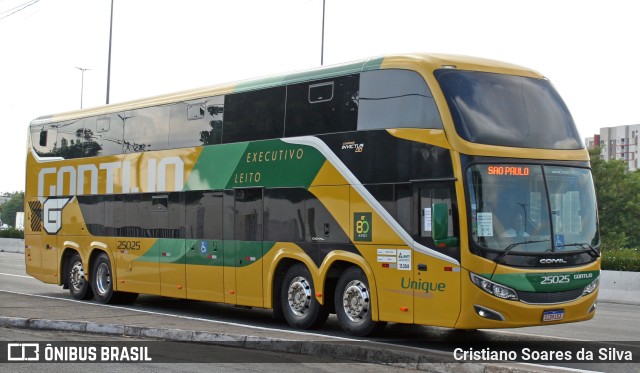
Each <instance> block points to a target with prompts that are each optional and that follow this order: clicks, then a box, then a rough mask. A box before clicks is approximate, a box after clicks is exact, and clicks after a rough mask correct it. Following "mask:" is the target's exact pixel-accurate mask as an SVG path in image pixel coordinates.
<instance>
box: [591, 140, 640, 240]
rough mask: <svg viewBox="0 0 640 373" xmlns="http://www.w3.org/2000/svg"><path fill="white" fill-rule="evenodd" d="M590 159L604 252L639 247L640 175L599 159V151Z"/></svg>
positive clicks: (617, 163) (598, 149) (595, 151)
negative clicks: (637, 223) (605, 250)
mask: <svg viewBox="0 0 640 373" xmlns="http://www.w3.org/2000/svg"><path fill="white" fill-rule="evenodd" d="M589 155H590V157H591V169H592V171H593V181H594V184H595V189H596V198H597V201H598V215H599V218H600V235H601V239H602V246H603V248H605V249H607V248H611V249H619V248H623V247H640V230H638V229H637V227H636V222H637V221H639V220H640V194H639V193H638V191H639V190H640V173H638V172H632V173H629V172H627V165H626V163H624V162H623V161H619V160H610V161H604V160H602V159H600V148H595V149H592V150H589Z"/></svg>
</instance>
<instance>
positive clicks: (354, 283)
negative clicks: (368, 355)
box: [335, 267, 386, 337]
mask: <svg viewBox="0 0 640 373" xmlns="http://www.w3.org/2000/svg"><path fill="white" fill-rule="evenodd" d="M335 306H336V316H338V321H339V322H340V326H341V327H342V329H344V331H345V332H347V333H349V334H351V335H355V336H358V337H364V336H366V335H369V334H372V333H374V332H377V331H380V330H382V328H384V326H385V325H386V323H383V322H375V321H373V320H371V296H370V294H369V283H368V282H367V276H366V275H365V274H364V272H362V270H361V269H360V268H358V267H350V268H348V269H347V270H345V271H344V272H343V273H342V275H341V276H340V279H339V280H338V283H337V286H336V293H335Z"/></svg>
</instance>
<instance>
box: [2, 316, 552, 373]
mask: <svg viewBox="0 0 640 373" xmlns="http://www.w3.org/2000/svg"><path fill="white" fill-rule="evenodd" d="M0 327H6V328H20V329H37V330H58V331H73V332H84V333H93V334H106V335H119V336H123V335H124V336H129V337H141V338H153V339H161V340H167V341H174V342H197V343H207V344H215V345H224V346H230V347H240V348H247V349H258V350H264V351H273V352H279V353H293V354H299V355H312V356H316V357H326V358H333V359H341V360H352V361H358V362H363V363H369V364H380V365H388V366H394V367H398V368H408V369H414V370H419V371H428V372H464V373H476V372H478V373H481V372H482V373H487V372H513V373H516V372H518V373H520V372H522V373H525V372H541V371H552V370H551V369H547V370H540V369H538V370H531V369H533V368H532V367H525V366H521V365H520V364H518V365H517V366H516V365H515V364H509V363H504V364H487V363H455V362H451V361H450V358H449V357H448V356H447V354H446V353H438V352H428V353H425V352H424V351H422V352H420V353H418V352H412V351H406V350H404V351H403V350H396V349H392V348H389V349H384V350H382V349H380V348H379V347H376V348H374V347H370V346H365V345H356V344H354V343H340V342H333V341H331V342H328V341H326V342H325V341H314V342H313V343H302V342H301V341H296V340H288V339H280V338H265V337H256V336H249V335H246V336H245V335H237V334H227V333H212V332H199V331H193V330H183V329H160V328H147V327H139V326H131V325H117V324H101V323H95V322H87V321H68V320H46V319H27V318H21V317H0Z"/></svg>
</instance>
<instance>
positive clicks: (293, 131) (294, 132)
mask: <svg viewBox="0 0 640 373" xmlns="http://www.w3.org/2000/svg"><path fill="white" fill-rule="evenodd" d="M358 85H359V77H358V75H357V74H354V75H347V76H341V77H335V78H332V79H324V80H316V81H313V82H305V83H298V84H290V85H288V86H287V116H286V121H287V123H286V124H285V136H286V137H293V136H308V135H318V134H323V133H335V132H348V131H355V130H356V124H357V119H358V89H359V86H358Z"/></svg>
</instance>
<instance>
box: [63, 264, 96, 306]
mask: <svg viewBox="0 0 640 373" xmlns="http://www.w3.org/2000/svg"><path fill="white" fill-rule="evenodd" d="M67 269H68V272H67V276H69V277H68V278H67V283H68V284H69V292H70V293H71V296H72V297H73V298H74V299H79V300H87V299H91V298H93V291H92V290H91V286H90V285H89V281H87V276H86V275H85V272H84V266H83V265H82V259H81V258H80V254H78V253H74V254H73V255H72V256H71V258H70V259H69V262H68V265H67Z"/></svg>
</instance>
